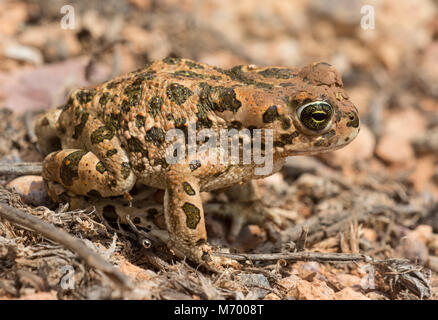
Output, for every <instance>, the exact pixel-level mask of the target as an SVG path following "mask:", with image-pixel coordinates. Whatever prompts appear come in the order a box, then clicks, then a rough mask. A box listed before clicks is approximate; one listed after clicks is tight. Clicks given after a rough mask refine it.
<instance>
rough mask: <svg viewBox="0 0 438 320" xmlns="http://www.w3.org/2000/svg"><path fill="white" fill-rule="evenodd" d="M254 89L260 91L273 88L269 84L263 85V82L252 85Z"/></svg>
mask: <svg viewBox="0 0 438 320" xmlns="http://www.w3.org/2000/svg"><path fill="white" fill-rule="evenodd" d="M254 86H255V87H256V88H260V89H268V90H270V89H273V88H274V86H273V85H272V84H270V83H265V82H256V83H255V85H254Z"/></svg>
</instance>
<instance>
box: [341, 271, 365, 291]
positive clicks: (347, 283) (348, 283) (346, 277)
mask: <svg viewBox="0 0 438 320" xmlns="http://www.w3.org/2000/svg"><path fill="white" fill-rule="evenodd" d="M336 278H337V279H338V281H339V283H340V284H341V285H342V286H344V287H346V288H347V287H354V286H360V283H361V278H359V277H358V276H354V275H351V274H347V273H340V274H337V275H336Z"/></svg>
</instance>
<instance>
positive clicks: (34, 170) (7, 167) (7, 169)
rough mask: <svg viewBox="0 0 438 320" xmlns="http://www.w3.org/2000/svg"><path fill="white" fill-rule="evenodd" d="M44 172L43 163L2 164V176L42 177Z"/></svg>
mask: <svg viewBox="0 0 438 320" xmlns="http://www.w3.org/2000/svg"><path fill="white" fill-rule="evenodd" d="M42 171H43V165H42V163H41V162H20V163H4V162H3V163H0V176H7V175H13V176H23V175H28V174H31V175H40V174H41V172H42Z"/></svg>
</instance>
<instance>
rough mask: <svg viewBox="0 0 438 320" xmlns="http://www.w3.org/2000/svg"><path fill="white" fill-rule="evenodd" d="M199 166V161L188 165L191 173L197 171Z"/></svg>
mask: <svg viewBox="0 0 438 320" xmlns="http://www.w3.org/2000/svg"><path fill="white" fill-rule="evenodd" d="M200 166H201V161H199V160H193V161H192V162H190V164H189V168H190V170H192V171H195V170H196V169H198V168H199V167H200Z"/></svg>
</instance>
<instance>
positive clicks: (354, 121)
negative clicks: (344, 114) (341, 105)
mask: <svg viewBox="0 0 438 320" xmlns="http://www.w3.org/2000/svg"><path fill="white" fill-rule="evenodd" d="M348 119H349V121H348V122H347V127H353V128H358V127H359V117H358V116H357V113H356V112H354V111H350V113H349V114H348Z"/></svg>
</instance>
